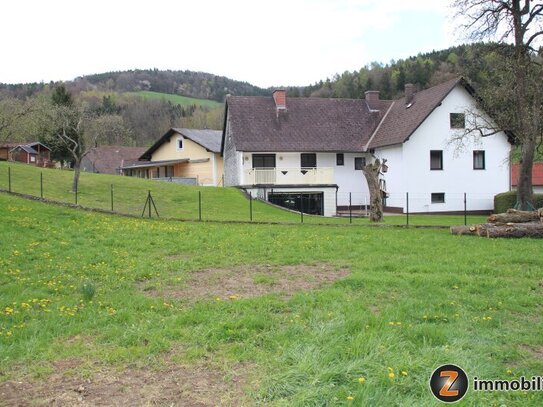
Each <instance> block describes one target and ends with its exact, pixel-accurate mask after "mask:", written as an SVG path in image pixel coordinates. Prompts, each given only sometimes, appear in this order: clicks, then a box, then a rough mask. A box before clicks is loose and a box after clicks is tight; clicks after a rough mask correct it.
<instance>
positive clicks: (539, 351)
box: [522, 345, 543, 361]
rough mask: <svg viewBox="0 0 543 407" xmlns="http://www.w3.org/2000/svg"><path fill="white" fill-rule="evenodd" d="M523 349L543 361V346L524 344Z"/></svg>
mask: <svg viewBox="0 0 543 407" xmlns="http://www.w3.org/2000/svg"><path fill="white" fill-rule="evenodd" d="M522 349H523V350H525V351H526V352H528V353H529V354H530V355H532V356H533V357H534V358H535V359H537V360H539V361H543V346H534V345H522Z"/></svg>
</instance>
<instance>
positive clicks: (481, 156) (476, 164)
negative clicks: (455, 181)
mask: <svg viewBox="0 0 543 407" xmlns="http://www.w3.org/2000/svg"><path fill="white" fill-rule="evenodd" d="M473 169H474V170H484V169H485V151H484V150H474V151H473Z"/></svg>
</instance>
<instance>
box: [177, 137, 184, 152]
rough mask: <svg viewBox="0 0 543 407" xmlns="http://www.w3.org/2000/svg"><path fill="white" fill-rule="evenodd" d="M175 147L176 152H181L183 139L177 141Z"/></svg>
mask: <svg viewBox="0 0 543 407" xmlns="http://www.w3.org/2000/svg"><path fill="white" fill-rule="evenodd" d="M176 147H177V151H182V150H183V139H182V138H181V137H179V138H178V139H177V144H176Z"/></svg>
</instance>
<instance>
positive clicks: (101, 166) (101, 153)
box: [86, 146, 145, 174]
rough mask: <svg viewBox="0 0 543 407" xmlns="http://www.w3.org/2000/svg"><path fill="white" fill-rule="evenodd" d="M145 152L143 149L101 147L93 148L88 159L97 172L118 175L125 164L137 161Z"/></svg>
mask: <svg viewBox="0 0 543 407" xmlns="http://www.w3.org/2000/svg"><path fill="white" fill-rule="evenodd" d="M144 151H145V148H143V147H123V146H99V147H96V148H93V149H92V150H91V151H90V153H89V154H87V156H86V158H87V159H88V160H89V161H90V162H91V163H92V165H93V167H94V168H95V170H96V171H97V172H99V173H101V174H116V173H118V169H119V168H120V167H121V166H122V165H123V164H126V162H128V161H131V160H136V159H137V158H138V157H139V156H140V155H141V154H142V153H143V152H144Z"/></svg>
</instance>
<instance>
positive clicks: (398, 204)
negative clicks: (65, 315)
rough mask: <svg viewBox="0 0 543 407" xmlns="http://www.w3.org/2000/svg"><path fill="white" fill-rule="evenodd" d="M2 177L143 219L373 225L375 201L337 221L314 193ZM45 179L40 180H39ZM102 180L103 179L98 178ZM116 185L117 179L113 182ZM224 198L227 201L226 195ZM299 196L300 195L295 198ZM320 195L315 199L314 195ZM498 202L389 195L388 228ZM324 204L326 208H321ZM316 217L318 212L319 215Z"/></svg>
mask: <svg viewBox="0 0 543 407" xmlns="http://www.w3.org/2000/svg"><path fill="white" fill-rule="evenodd" d="M4 169H5V175H2V172H3V171H0V189H3V190H6V191H8V192H10V193H19V194H24V195H28V196H33V197H39V198H41V199H46V200H50V201H55V202H61V203H68V204H74V205H79V206H82V207H86V208H91V209H99V210H104V211H111V212H116V213H120V214H127V215H132V216H142V217H164V218H175V219H182V220H197V221H232V222H266V223H268V222H273V223H311V224H339V225H351V224H367V223H369V222H368V220H367V217H368V214H369V210H370V207H369V203H370V199H369V195H368V194H364V193H353V192H337V193H336V196H335V200H336V208H337V212H336V216H335V217H323V216H313V215H308V214H307V212H309V209H310V206H311V205H313V207H312V208H313V209H315V208H314V206H315V205H317V206H318V203H316V204H315V203H314V202H312V201H311V200H310V199H312V198H311V194H310V193H303V192H301V193H299V197H297V196H296V197H295V198H296V202H297V204H296V206H295V207H291V208H283V209H284V210H277V209H275V208H273V205H272V204H270V203H269V202H266V203H264V202H262V201H261V200H260V199H255V197H254V196H253V195H251V194H247V196H246V198H247V199H246V200H243V199H239V196H237V195H236V196H235V197H234V196H233V195H232V194H237V193H238V192H237V191H233V190H230V189H228V190H226V189H222V188H213V187H190V188H188V187H182V186H179V190H176V189H175V187H172V186H165V185H164V183H159V182H157V183H152V182H148V184H147V185H148V188H141V189H136V188H135V187H134V185H127V184H129V183H127V182H125V180H123V179H119V180H118V181H117V182H114V183H111V184H106V183H104V182H103V180H100V182H96V180H97V179H98V178H94V177H93V178H92V179H90V178H86V179H85V182H80V184H79V188H78V190H76V191H74V192H71V190H70V189H71V188H70V187H71V182H70V183H69V184H68V182H67V181H66V177H64V178H65V180H64V181H62V182H59V180H58V177H55V176H54V174H52V172H51V170H49V171H48V172H47V170H46V172H45V173H44V171H40V172H39V173H38V172H36V171H32V172H29V171H20V168H18V167H17V166H14V167H13V168H12V167H11V166H7V167H5V166H4ZM37 174H39V176H36V175H37ZM96 177H99V176H96ZM111 179H113V178H111ZM221 194H222V195H221ZM294 195H296V194H294ZM313 195H314V194H313ZM493 199H494V196H493V195H490V194H482V193H477V192H457V193H439V192H438V193H420V192H401V193H389V194H386V196H384V201H385V205H386V206H385V222H384V223H385V224H390V225H405V226H409V225H417V226H423V225H424V226H451V225H459V224H469V223H480V222H482V221H484V216H485V215H487V214H488V213H490V212H491V211H492V206H493ZM321 204H323V203H321ZM314 213H315V212H314Z"/></svg>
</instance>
